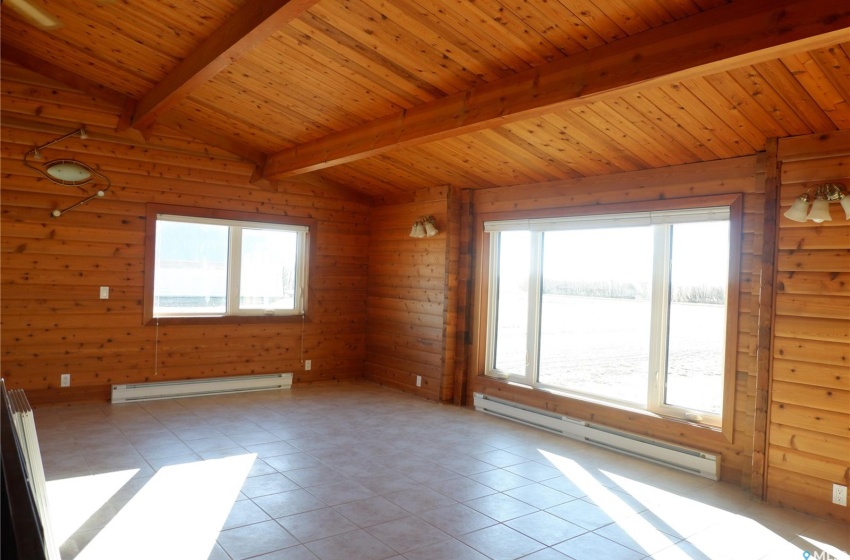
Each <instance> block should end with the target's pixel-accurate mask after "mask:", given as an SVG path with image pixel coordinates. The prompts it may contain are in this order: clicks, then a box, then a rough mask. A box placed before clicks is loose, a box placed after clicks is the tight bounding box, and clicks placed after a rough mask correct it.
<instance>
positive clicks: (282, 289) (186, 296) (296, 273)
mask: <svg viewBox="0 0 850 560" xmlns="http://www.w3.org/2000/svg"><path fill="white" fill-rule="evenodd" d="M168 210H170V211H169V212H164V211H158V212H155V213H151V212H149V218H150V217H153V219H154V227H153V232H152V233H153V234H154V235H153V237H154V242H153V254H152V255H150V254H149V259H150V261H149V263H150V262H151V261H152V263H153V267H152V268H153V278H152V281H151V282H148V283H149V284H150V285H149V286H147V289H148V293H147V294H146V295H148V297H149V300H150V303H149V304H146V312H147V313H148V314H149V316H150V318H161V317H171V318H177V317H183V318H185V317H196V318H198V317H201V318H203V317H205V318H211V317H227V316H236V317H248V316H272V317H273V316H296V315H301V314H303V313H304V312H305V310H306V296H307V292H306V283H307V243H308V236H309V233H310V227H309V225H307V224H304V223H295V222H296V221H298V222H300V220H293V221H292V222H290V221H289V220H287V222H286V223H284V222H282V221H281V217H279V216H258V215H251V214H247V215H246V214H235V213H223V212H215V213H214V214H215V215H216V217H206V216H203V215H197V214H203V212H199V211H197V209H195V211H194V212H193V215H186V214H183V213H177V212H174V210H175V208H169V209H168ZM184 210H185V209H184ZM223 215H233V216H238V217H241V218H242V219H228V218H225V217H219V216H223ZM245 217H249V218H251V219H245ZM255 220H266V221H255ZM271 220H274V221H271ZM149 233H150V232H149Z"/></svg>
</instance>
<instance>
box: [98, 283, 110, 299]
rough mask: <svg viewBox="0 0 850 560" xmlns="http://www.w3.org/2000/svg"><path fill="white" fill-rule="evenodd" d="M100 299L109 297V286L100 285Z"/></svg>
mask: <svg viewBox="0 0 850 560" xmlns="http://www.w3.org/2000/svg"><path fill="white" fill-rule="evenodd" d="M100 299H109V286H101V287H100Z"/></svg>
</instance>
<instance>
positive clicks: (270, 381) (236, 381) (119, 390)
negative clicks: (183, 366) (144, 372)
mask: <svg viewBox="0 0 850 560" xmlns="http://www.w3.org/2000/svg"><path fill="white" fill-rule="evenodd" d="M290 387H292V374H291V373H272V374H269V375H236V376H233V377H212V378H209V379H186V380H182V381H161V382H152V383H132V384H126V385H113V386H112V402H113V403H124V402H135V401H150V400H157V399H174V398H178V397H202V396H206V395H220V394H226V393H246V392H248V391H266V390H269V389H289V388H290Z"/></svg>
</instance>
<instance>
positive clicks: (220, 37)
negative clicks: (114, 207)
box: [130, 0, 318, 128]
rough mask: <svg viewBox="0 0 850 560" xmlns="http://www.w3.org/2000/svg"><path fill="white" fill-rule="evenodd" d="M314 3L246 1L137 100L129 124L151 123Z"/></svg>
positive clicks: (303, 1)
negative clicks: (223, 23)
mask: <svg viewBox="0 0 850 560" xmlns="http://www.w3.org/2000/svg"><path fill="white" fill-rule="evenodd" d="M316 2H318V0H264V1H262V2H245V4H244V5H243V7H242V8H240V9H239V11H237V12H236V13H235V14H234V15H233V16H231V17H230V18H228V20H227V23H226V24H225V25H223V26H222V27H221V28H219V29H217V30H215V31H214V32H213V33H212V34H211V35H210V36H209V37H207V39H206V40H205V41H204V42H203V43H202V44H201V45H200V46H199V47H198V48H197V49H195V50H194V51H192V53H191V54H190V55H189V56H187V57H186V58H184V59H183V60H182V61H181V62H180V63H179V64H178V65H177V67H176V68H174V70H173V71H172V72H171V73H170V74H168V75H167V76H166V77H165V78H163V79H162V81H160V82H159V83H158V84H156V85H155V86H154V87H153V88H152V89H151V90H150V91H149V92H148V93H147V94H145V96H144V97H142V99H140V100H139V102H138V104H137V105H136V108H135V113H134V114H133V117H132V118H131V119H130V121H131V122H132V126H133V127H134V128H144V127H146V126H150V125H151V124H153V122H154V121H156V119H157V118H159V117H160V115H162V114H163V113H164V112H165V111H167V110H168V109H170V108H171V107H173V106H174V105H176V104H177V103H179V102H180V101H181V100H182V99H184V98H185V97H187V96H188V95H190V94H191V93H192V92H193V91H194V90H195V89H197V88H198V87H200V86H201V85H203V84H204V83H206V82H207V81H209V80H210V79H212V78H213V77H214V76H215V75H216V74H218V73H219V72H221V71H222V70H223V69H224V68H226V67H227V66H228V65H230V64H231V63H233V62H234V61H236V60H237V59H239V58H240V57H242V55H244V54H245V53H246V52H248V51H249V50H250V49H252V48H253V47H255V46H256V45H257V44H259V43H260V42H262V41H264V40H265V39H267V38H268V37H269V36H270V35H271V34H272V33H274V32H275V31H277V30H278V29H280V28H281V27H283V26H284V25H286V24H287V23H289V22H290V21H291V20H293V19H295V18H297V17H298V16H300V15H301V14H302V13H304V12H305V11H306V10H308V9H310V7H312V6H313V5H314V4H315V3H316Z"/></svg>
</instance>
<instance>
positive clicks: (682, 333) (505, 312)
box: [484, 207, 730, 424]
mask: <svg viewBox="0 0 850 560" xmlns="http://www.w3.org/2000/svg"><path fill="white" fill-rule="evenodd" d="M484 225H485V231H486V232H489V235H490V237H491V238H490V251H491V254H490V271H489V274H490V277H489V282H490V287H489V290H488V294H489V313H488V318H489V319H488V336H487V369H486V373H487V374H488V375H491V376H497V377H503V378H509V379H511V380H513V381H518V382H522V383H526V384H529V385H532V386H539V387H545V388H552V389H556V390H559V391H564V392H568V393H573V394H576V395H582V396H585V397H588V398H592V399H595V400H601V401H607V402H612V403H619V404H625V405H629V406H637V407H640V408H644V409H647V410H651V411H654V412H658V413H660V414H664V415H669V416H677V417H682V418H688V419H692V420H693V419H696V420H698V421H702V422H705V423H709V424H719V423H720V418H721V414H722V412H723V411H722V406H723V386H724V378H725V364H726V353H727V348H726V324H727V291H728V288H729V285H730V274H729V262H730V209H729V207H711V208H697V209H687V210H666V211H657V212H656V211H652V212H637V213H628V214H615V215H600V216H590V217H573V218H545V219H536V220H535V219H531V220H506V221H490V222H485V224H484Z"/></svg>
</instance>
